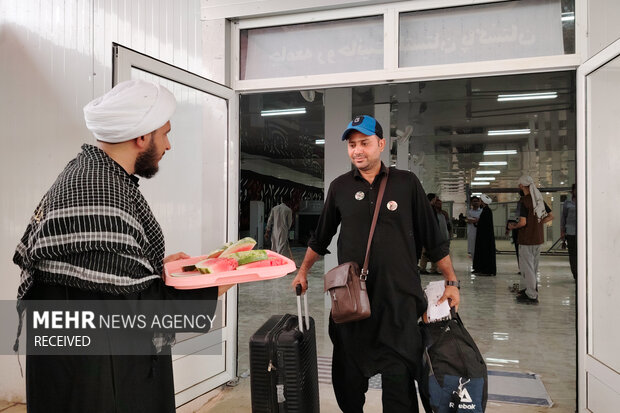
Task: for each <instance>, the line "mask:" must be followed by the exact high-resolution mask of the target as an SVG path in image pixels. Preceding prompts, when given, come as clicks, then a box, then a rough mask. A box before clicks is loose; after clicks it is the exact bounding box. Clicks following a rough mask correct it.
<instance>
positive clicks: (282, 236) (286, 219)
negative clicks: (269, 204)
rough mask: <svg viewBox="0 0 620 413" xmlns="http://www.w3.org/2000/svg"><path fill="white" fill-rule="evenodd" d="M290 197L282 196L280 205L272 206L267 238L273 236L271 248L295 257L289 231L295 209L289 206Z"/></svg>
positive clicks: (266, 232)
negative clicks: (289, 239)
mask: <svg viewBox="0 0 620 413" xmlns="http://www.w3.org/2000/svg"><path fill="white" fill-rule="evenodd" d="M288 203H290V197H289V196H288V195H287V196H285V197H283V198H282V200H281V202H280V204H279V205H276V206H274V207H273V208H271V212H270V213H269V218H268V219H267V228H266V231H265V239H269V238H271V250H272V251H275V252H277V253H278V254H280V255H284V256H287V257H289V258H290V259H293V252H292V251H291V247H290V245H289V242H288V232H289V230H290V229H291V225H292V224H293V211H292V210H291V208H289V206H288Z"/></svg>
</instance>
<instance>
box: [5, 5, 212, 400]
mask: <svg viewBox="0 0 620 413" xmlns="http://www.w3.org/2000/svg"><path fill="white" fill-rule="evenodd" d="M204 30H206V29H205V27H204V23H203V22H201V21H200V0H174V1H173V0H165V1H161V2H152V3H151V2H148V1H146V0H125V1H123V0H93V1H86V0H2V1H0V125H1V130H2V132H1V134H0V142H1V144H2V145H1V148H2V150H1V152H0V191H1V192H0V194H1V195H0V229H1V230H0V274H2V277H1V278H0V299H5V300H9V299H14V298H15V296H16V292H17V285H18V280H19V271H18V268H17V266H15V265H14V264H13V263H12V256H13V251H14V249H15V246H16V245H17V242H18V240H19V238H20V237H21V235H22V233H23V231H24V229H25V227H26V223H27V221H28V219H29V218H30V216H31V214H32V211H33V210H34V208H35V206H36V205H37V203H38V202H39V200H40V199H41V197H42V195H43V194H44V193H45V191H46V190H47V189H48V188H49V186H50V185H51V184H52V182H53V181H54V180H55V178H56V176H57V175H58V174H59V172H60V171H61V170H62V168H63V167H64V166H65V164H66V163H67V161H69V160H70V159H72V158H73V157H74V156H75V155H76V154H77V153H78V152H79V150H80V145H81V144H82V143H84V142H91V143H92V142H94V140H93V138H92V137H91V136H90V134H89V133H88V130H87V129H86V128H85V126H84V122H83V117H82V107H83V106H84V105H85V104H86V103H88V102H89V101H90V100H91V99H93V98H94V97H96V96H99V95H101V94H103V93H104V92H105V91H107V90H109V89H110V88H111V85H112V78H111V73H112V71H111V65H112V42H117V43H120V44H122V45H124V46H126V47H129V48H132V49H134V50H137V51H139V52H141V53H144V54H148V55H150V56H153V57H155V58H157V59H160V60H163V61H165V62H167V63H171V64H174V65H176V66H179V67H181V68H183V69H186V70H189V71H192V72H195V73H197V74H199V75H201V76H203V77H207V78H209V77H211V76H212V71H216V70H217V71H218V76H219V78H220V79H221V78H222V76H223V73H224V71H223V70H222V69H221V67H220V66H219V65H218V64H217V61H216V62H211V64H210V65H209V67H207V66H206V65H204V64H203V58H202V56H203V55H204V54H206V53H211V49H212V47H210V46H209V45H208V44H206V43H205V42H203V41H202V39H203V31H204ZM215 80H218V81H220V82H221V81H222V80H219V79H217V78H216V79H215ZM1 333H2V334H14V332H13V331H2V332H1ZM22 352H23V351H22ZM24 396H25V388H24V380H23V378H22V377H21V376H20V372H19V366H18V364H17V359H16V358H15V356H0V399H8V400H15V401H20V400H24Z"/></svg>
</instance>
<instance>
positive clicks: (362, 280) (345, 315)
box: [324, 169, 389, 323]
mask: <svg viewBox="0 0 620 413" xmlns="http://www.w3.org/2000/svg"><path fill="white" fill-rule="evenodd" d="M388 171H389V169H388ZM387 179H388V174H387V173H386V175H385V177H384V178H383V179H382V180H381V184H380V185H379V193H378V195H377V204H376V205H375V213H374V215H373V217H372V224H371V226H370V233H369V234H368V244H367V246H366V258H364V267H363V268H362V270H361V271H360V266H359V265H358V264H357V262H354V261H349V262H345V263H344V264H340V265H339V266H337V267H335V268H332V269H331V270H330V271H329V272H328V273H327V274H325V279H324V282H325V292H328V293H329V296H330V297H331V301H332V319H333V320H334V322H335V323H347V322H349V321H358V320H363V319H365V318H368V317H370V301H369V300H368V291H366V278H367V277H368V255H369V254H370V244H371V243H372V236H373V234H374V232H375V227H376V226H377V218H378V216H379V210H380V209H381V203H382V201H383V193H384V192H385V185H386V183H387Z"/></svg>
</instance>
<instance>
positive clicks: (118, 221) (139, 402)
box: [13, 80, 227, 413]
mask: <svg viewBox="0 0 620 413" xmlns="http://www.w3.org/2000/svg"><path fill="white" fill-rule="evenodd" d="M175 107H176V101H175V99H174V96H173V95H172V93H170V91H168V90H167V89H166V88H164V87H162V86H159V85H155V84H153V83H149V82H145V81H141V80H131V81H127V82H122V83H119V84H118V85H117V86H115V87H114V88H113V89H112V90H110V91H109V92H108V93H106V94H105V95H103V96H101V97H99V98H97V99H95V100H93V101H92V102H90V103H89V104H88V105H86V106H85V107H84V118H85V120H86V125H87V127H88V128H89V129H90V130H91V132H92V133H93V135H94V136H95V138H96V139H97V141H98V146H93V145H89V144H84V145H83V146H82V152H81V153H79V154H78V155H77V157H76V158H75V159H73V160H72V161H70V162H69V164H68V165H67V166H66V168H65V169H64V171H63V172H62V173H61V174H60V176H59V177H58V179H57V180H56V182H55V183H54V184H53V185H52V187H51V188H50V189H49V191H48V192H47V193H46V195H45V196H44V197H43V199H42V200H41V202H40V203H39V206H38V207H37V209H36V211H35V214H34V216H33V217H32V219H31V221H30V223H29V225H28V227H27V229H26V232H25V234H24V236H23V237H22V239H21V241H20V243H19V245H18V246H17V250H16V252H15V255H14V257H13V261H14V262H15V264H17V265H18V266H19V267H20V268H21V271H22V274H21V282H20V285H19V289H18V309H19V310H20V316H23V313H24V311H25V309H26V307H27V306H28V305H29V304H28V303H33V301H30V300H62V301H65V300H78V299H79V300H123V302H130V301H132V300H136V301H137V300H166V301H165V303H166V305H167V306H169V307H168V308H172V309H175V310H177V311H180V313H184V312H185V309H187V307H186V305H182V304H181V302H184V303H188V302H189V301H188V300H192V301H196V302H198V303H199V304H200V307H201V313H202V314H210V315H211V316H212V315H213V314H214V312H215V307H216V305H217V296H218V294H221V293H223V292H224V291H225V290H226V288H227V287H220V289H219V291H218V289H217V288H208V289H198V290H175V289H172V288H169V287H167V286H165V285H164V283H163V280H162V272H163V265H164V263H166V262H169V261H174V260H177V259H180V258H188V256H187V255H186V254H184V253H182V252H179V253H176V254H173V255H169V256H167V257H165V258H164V251H165V247H164V238H163V234H162V230H161V227H160V226H159V224H158V223H157V220H156V219H155V217H154V216H153V214H152V212H151V209H150V208H149V206H148V204H147V202H146V200H145V199H144V197H143V196H142V194H141V193H140V191H139V189H138V178H137V177H136V176H135V175H140V176H142V177H145V178H150V177H152V176H153V175H155V173H156V172H157V170H158V166H159V161H160V160H161V158H162V157H163V155H164V154H165V152H166V151H168V150H170V148H171V147H170V141H169V140H168V133H169V132H170V118H171V116H172V114H173V113H174V110H175ZM177 299H182V300H183V301H181V300H179V301H177ZM162 303H163V301H162ZM190 311H193V310H190ZM20 319H21V318H20ZM20 329H21V323H20ZM206 329H208V327H207V328H206ZM201 331H203V332H204V331H206V330H201ZM18 336H19V333H18ZM132 337H134V336H133V335H132ZM137 337H138V340H136V341H138V342H139V343H140V344H139V345H140V346H141V347H140V348H142V349H145V348H146V349H147V350H146V351H147V353H143V352H141V353H139V355H129V356H127V355H118V353H116V354H107V355H84V354H80V355H64V356H50V355H46V354H43V355H31V354H28V355H27V358H26V397H27V402H28V412H30V413H33V412H34V413H36V412H61V411H62V412H102V413H103V412H131V413H137V412H162V413H163V412H174V410H175V406H174V386H173V379H172V359H171V355H170V345H171V344H172V342H173V341H174V335H173V334H171V333H166V332H158V331H155V332H146V333H139V334H138V335H137ZM132 340H133V338H132ZM17 348H18V341H16V343H15V350H17ZM106 348H107V347H106ZM122 351H125V350H124V349H123V350H122ZM97 354H99V353H97ZM122 354H136V353H122Z"/></svg>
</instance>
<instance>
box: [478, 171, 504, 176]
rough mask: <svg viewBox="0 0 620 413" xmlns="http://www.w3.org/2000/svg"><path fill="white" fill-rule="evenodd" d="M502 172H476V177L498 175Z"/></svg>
mask: <svg viewBox="0 0 620 413" xmlns="http://www.w3.org/2000/svg"><path fill="white" fill-rule="evenodd" d="M498 173H500V171H491V170H489V171H476V175H497V174H498Z"/></svg>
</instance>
